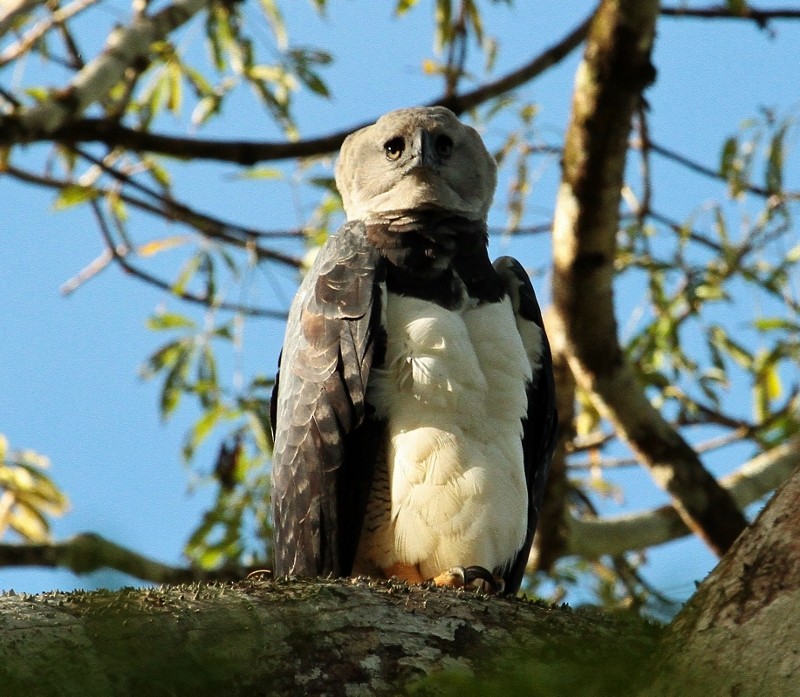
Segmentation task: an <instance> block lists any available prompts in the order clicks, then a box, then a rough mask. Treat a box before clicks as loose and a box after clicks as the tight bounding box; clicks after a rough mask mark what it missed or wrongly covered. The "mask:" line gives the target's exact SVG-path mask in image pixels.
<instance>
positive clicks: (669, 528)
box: [564, 437, 800, 559]
mask: <svg viewBox="0 0 800 697" xmlns="http://www.w3.org/2000/svg"><path fill="white" fill-rule="evenodd" d="M798 467H800V437H795V438H793V439H792V440H789V441H787V442H786V443H784V444H783V445H779V446H777V447H775V448H772V449H771V450H768V451H767V452H765V453H761V454H760V455H757V456H756V457H754V458H753V459H752V460H749V461H748V462H746V463H744V464H743V465H742V466H741V467H740V468H739V469H738V470H737V471H736V472H734V473H732V474H729V475H728V476H727V477H723V478H722V480H721V482H720V484H721V486H722V487H723V488H724V489H726V490H727V492H728V493H729V494H730V496H731V497H732V498H733V500H734V501H735V502H736V504H737V505H738V506H740V507H741V508H744V507H745V506H749V505H750V504H751V503H755V502H756V501H758V500H759V499H761V498H763V497H764V496H766V495H767V494H768V493H769V492H771V491H774V490H775V489H776V488H778V487H779V486H780V485H781V484H783V482H785V481H786V480H787V479H789V477H791V475H792V473H793V472H794V471H795V470H797V468H798ZM567 528H568V530H569V533H568V535H567V547H566V549H565V551H564V556H567V555H572V554H575V555H578V556H580V557H584V558H589V559H591V558H596V557H599V556H602V555H604V554H611V555H616V554H622V553H624V552H630V551H633V550H638V549H647V548H648V547H653V546H655V545H660V544H664V543H665V542H670V541H671V540H677V539H679V538H681V537H685V536H686V535H689V534H691V530H689V528H688V527H687V526H686V524H685V523H684V522H683V520H682V519H681V516H680V515H679V513H678V511H677V510H676V509H675V508H674V507H673V506H661V507H660V508H656V509H655V510H652V511H647V512H644V513H633V514H629V515H621V516H608V517H604V518H597V519H591V518H574V517H570V518H569V519H568V521H567Z"/></svg>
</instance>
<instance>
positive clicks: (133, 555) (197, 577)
mask: <svg viewBox="0 0 800 697" xmlns="http://www.w3.org/2000/svg"><path fill="white" fill-rule="evenodd" d="M20 566H38V567H46V568H60V569H68V570H69V571H72V572H73V573H76V574H87V573H89V572H91V571H97V570H98V569H114V570H116V571H121V572H122V573H125V574H128V575H129V576H133V577H134V578H139V579H142V580H145V581H152V582H153V583H191V582H195V581H206V582H208V581H233V580H236V579H242V578H244V577H245V576H246V575H247V573H248V569H245V568H244V567H236V568H228V569H220V570H217V571H209V570H204V569H192V568H186V567H177V566H169V565H167V564H161V563H160V562H157V561H154V560H153V559H149V558H147V557H145V556H142V555H141V554H139V553H137V552H134V551H133V550H131V549H128V548H127V547H123V546H122V545H118V544H116V543H115V542H111V541H110V540H107V539H105V538H103V537H101V536H100V535H96V534H94V533H81V534H80V535H76V536H75V537H72V538H70V539H68V540H64V541H62V542H49V543H29V544H0V567H20Z"/></svg>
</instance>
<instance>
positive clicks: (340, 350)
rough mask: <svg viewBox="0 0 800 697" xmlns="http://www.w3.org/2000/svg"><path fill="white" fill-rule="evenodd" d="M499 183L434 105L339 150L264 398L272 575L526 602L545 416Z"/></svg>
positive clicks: (551, 427) (547, 406)
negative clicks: (319, 237) (490, 224)
mask: <svg viewBox="0 0 800 697" xmlns="http://www.w3.org/2000/svg"><path fill="white" fill-rule="evenodd" d="M496 169H497V168H496V164H495V162H494V160H493V158H492V157H491V155H490V154H489V153H488V151H487V150H486V147H485V146H484V144H483V141H482V140H481V138H480V136H479V135H478V133H477V132H476V131H475V130H474V129H473V128H470V127H469V126H467V125H465V124H463V123H461V122H460V121H459V120H458V119H457V118H456V116H455V115H454V114H453V113H452V112H451V111H449V110H448V109H445V108H443V107H431V108H414V109H401V110H398V111H394V112H391V113H389V114H386V115H385V116H383V117H382V118H380V119H379V120H378V121H377V122H376V123H375V124H373V125H371V126H368V127H366V128H363V129H361V130H359V131H357V132H356V133H353V134H352V135H350V136H349V137H348V138H347V139H346V140H345V142H344V144H343V146H342V149H341V153H340V157H339V160H338V163H337V167H336V184H337V186H338V188H339V192H340V193H341V195H342V200H343V203H344V208H345V212H346V214H347V222H346V223H345V224H344V226H343V227H342V228H341V229H340V230H339V231H338V232H337V233H336V234H335V235H334V236H332V237H330V238H329V239H328V241H327V242H326V243H325V244H324V245H323V247H322V249H321V250H320V251H319V254H318V255H317V257H316V260H315V262H314V264H313V266H312V268H311V269H310V271H309V272H308V274H307V275H306V276H305V279H304V280H303V282H302V285H301V286H300V289H299V291H298V293H297V296H296V297H295V299H294V302H293V303H292V307H291V310H290V312H289V320H288V324H287V328H286V338H285V341H284V345H283V351H282V354H281V359H280V369H279V375H278V379H277V381H276V384H275V389H274V391H273V395H272V423H273V428H274V436H275V448H274V453H273V465H272V466H273V493H272V495H273V515H274V533H275V535H274V551H275V573H276V575H279V576H283V575H298V576H325V575H334V576H355V575H359V574H365V575H370V576H374V577H379V578H389V577H392V576H396V577H399V578H400V579H403V580H405V581H407V582H409V583H420V582H423V581H426V580H433V581H434V582H435V583H436V584H437V585H450V586H457V587H458V586H479V587H482V588H483V589H484V590H490V591H495V592H496V591H504V592H506V593H511V592H516V591H517V590H518V589H519V587H520V583H521V581H522V577H523V574H524V571H525V564H526V561H527V559H528V554H529V552H530V548H531V543H532V540H533V535H534V531H535V529H536V522H537V517H538V512H539V508H540V506H541V503H542V495H543V492H544V485H545V480H546V477H547V471H548V468H549V464H550V460H551V457H552V452H553V444H554V439H555V429H556V414H555V406H554V401H555V400H554V387H553V373H552V362H551V357H550V349H549V346H548V342H547V337H546V336H545V332H544V326H543V323H542V315H541V312H540V310H539V306H538V303H537V301H536V296H535V295H534V292H533V288H532V286H531V283H530V280H529V278H528V276H527V274H526V273H525V271H524V270H523V268H522V266H521V265H520V264H519V263H518V262H517V261H515V260H514V259H512V258H510V257H502V258H500V259H498V260H497V261H495V263H494V265H492V263H491V262H490V260H489V257H488V253H487V248H486V246H487V226H486V216H487V212H488V210H489V206H490V204H491V201H492V197H493V195H494V190H495V186H496V177H497V175H496Z"/></svg>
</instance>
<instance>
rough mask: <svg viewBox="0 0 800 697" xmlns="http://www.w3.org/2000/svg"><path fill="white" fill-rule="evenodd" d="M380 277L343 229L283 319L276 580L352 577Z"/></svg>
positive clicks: (366, 251) (358, 234) (275, 417)
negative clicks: (334, 576)
mask: <svg viewBox="0 0 800 697" xmlns="http://www.w3.org/2000/svg"><path fill="white" fill-rule="evenodd" d="M381 269H382V267H381V266H380V263H379V255H378V253H377V251H376V250H375V249H374V247H372V246H371V245H370V244H369V243H368V242H367V240H366V236H365V229H364V225H363V224H362V223H359V222H355V223H347V224H345V225H344V226H343V227H342V229H341V230H340V231H339V232H338V233H337V234H336V235H335V236H333V237H331V238H329V240H328V241H327V243H326V244H325V245H324V246H323V247H322V249H321V250H320V252H319V254H318V255H317V258H316V260H315V262H314V265H313V266H312V268H311V270H310V271H309V272H308V274H307V275H306V277H305V279H304V280H303V283H302V284H301V286H300V290H299V291H298V293H297V296H296V298H295V300H294V302H293V304H292V308H291V310H290V312H289V320H288V323H287V327H286V338H285V341H284V345H283V351H282V353H281V360H280V371H279V375H278V378H277V380H276V384H275V388H274V390H273V394H272V404H271V408H272V423H273V429H274V431H275V433H274V435H275V448H274V451H273V458H272V468H273V469H272V478H273V490H272V497H273V515H274V547H275V573H276V575H279V576H283V575H301V576H317V575H325V574H334V575H337V576H341V575H347V574H348V573H349V571H350V566H351V565H352V562H353V557H354V556H355V550H356V545H357V543H358V537H359V534H360V527H361V522H362V519H363V511H364V507H365V506H366V498H367V495H368V493H369V487H370V485H371V480H372V467H373V466H374V460H375V453H374V451H375V450H377V442H378V426H377V425H376V424H374V423H372V422H371V421H370V419H369V414H368V412H369V407H368V405H367V403H366V400H365V394H366V386H367V378H368V375H369V371H370V367H371V365H372V361H373V357H374V354H375V350H376V342H377V345H378V346H379V347H381V346H383V345H385V338H384V337H383V330H382V329H381V327H380V323H379V319H380V289H379V285H378V284H379V280H380V279H379V277H378V276H379V274H380V273H381ZM379 350H380V351H382V350H383V349H382V348H379Z"/></svg>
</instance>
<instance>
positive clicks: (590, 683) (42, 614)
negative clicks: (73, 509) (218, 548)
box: [0, 579, 658, 697]
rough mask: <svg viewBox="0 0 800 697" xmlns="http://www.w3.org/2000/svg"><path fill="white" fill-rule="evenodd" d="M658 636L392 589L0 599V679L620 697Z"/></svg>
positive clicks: (168, 689)
mask: <svg viewBox="0 0 800 697" xmlns="http://www.w3.org/2000/svg"><path fill="white" fill-rule="evenodd" d="M657 634H658V630H657V629H655V628H654V627H653V626H652V625H648V624H646V623H645V622H643V621H641V620H635V619H631V618H619V617H614V616H610V615H609V616H604V615H602V614H601V613H598V612H591V611H586V612H581V611H572V610H570V609H569V608H566V607H561V608H551V607H547V606H544V605H543V604H541V603H534V602H529V601H525V600H515V599H501V598H491V597H486V596H482V595H476V594H474V593H473V594H470V593H461V592H454V591H442V590H437V589H429V588H425V587H409V586H406V585H405V584H401V583H396V582H391V581H389V582H384V583H380V584H378V583H367V582H365V581H363V580H361V581H353V580H350V579H341V580H335V581H334V580H316V581H307V580H304V581H301V580H292V581H278V582H270V583H264V582H253V581H247V582H243V583H236V584H213V585H194V584H193V585H191V586H180V587H176V588H162V589H154V588H148V589H143V590H134V589H125V590H122V591H119V592H116V593H109V592H107V591H96V592H93V593H85V592H81V591H78V592H74V593H46V594H43V595H39V596H22V595H16V594H14V595H3V596H0V655H2V656H3V662H2V664H0V678H2V685H3V695H4V697H29V696H30V695H36V697H56V696H57V697H106V696H107V695H114V696H115V697H128V696H130V697H140V696H141V695H145V694H146V695H192V697H212V696H213V697H218V695H226V697H251V696H252V695H265V696H267V695H270V696H277V695H328V696H329V697H345V695H371V696H374V697H395V696H396V695H406V694H414V695H420V696H421V695H441V696H442V697H447V696H448V695H476V694H486V695H498V694H527V693H528V692H529V690H528V689H526V688H533V686H534V685H535V686H536V688H535V691H536V693H537V694H553V695H555V694H568V695H570V696H571V697H589V696H590V695H620V694H622V693H623V691H622V689H621V688H622V687H623V686H625V685H627V684H628V683H629V682H630V680H631V676H632V675H633V674H635V673H636V671H637V669H639V668H640V667H641V666H642V665H643V663H644V658H645V657H646V656H648V655H649V653H650V650H651V649H652V647H653V644H654V640H655V638H656V636H657ZM409 683H414V684H413V685H410V684H409ZM504 688H505V689H504ZM542 690H544V691H542Z"/></svg>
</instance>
